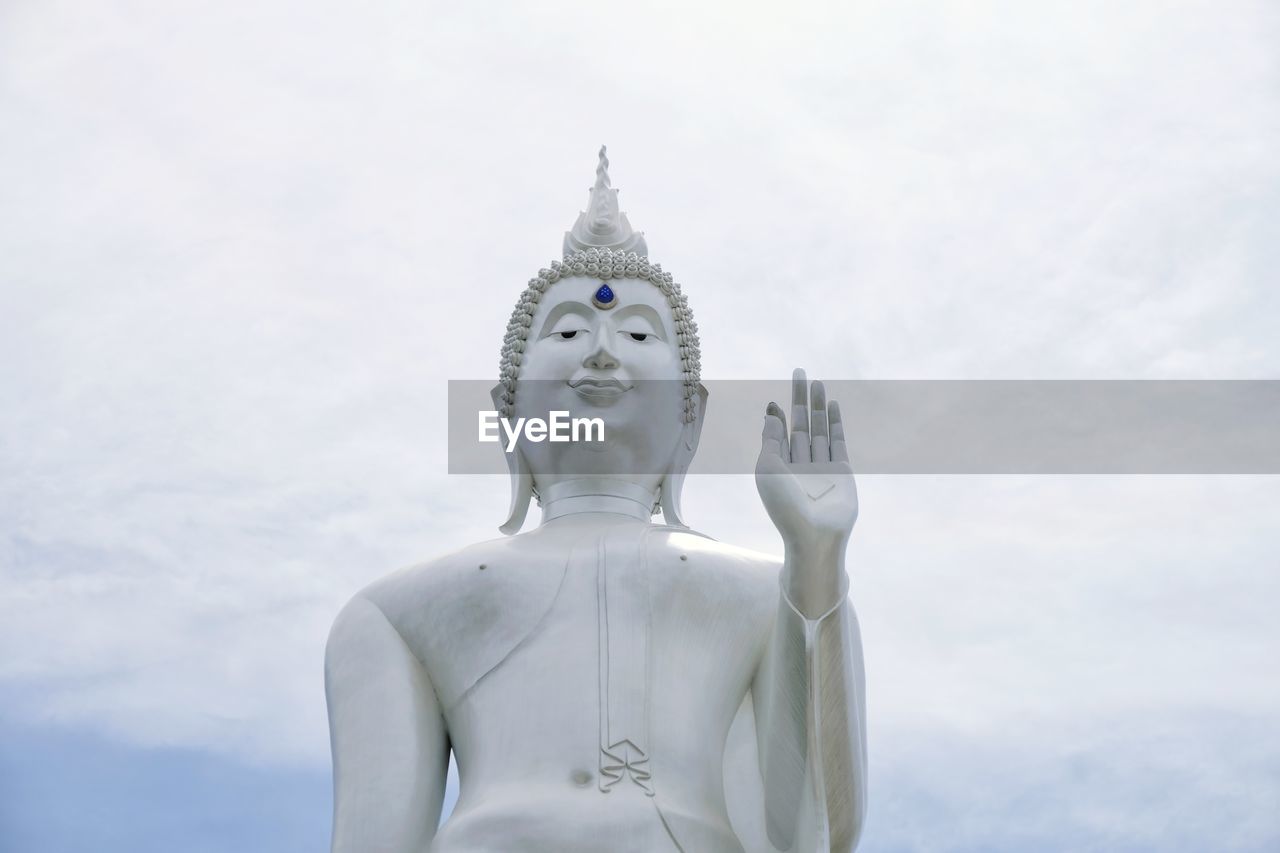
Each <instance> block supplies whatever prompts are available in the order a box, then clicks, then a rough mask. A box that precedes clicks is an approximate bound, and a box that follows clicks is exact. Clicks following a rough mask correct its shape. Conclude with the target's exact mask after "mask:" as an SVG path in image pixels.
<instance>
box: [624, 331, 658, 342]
mask: <svg viewBox="0 0 1280 853" xmlns="http://www.w3.org/2000/svg"><path fill="white" fill-rule="evenodd" d="M627 334H628V335H630V336H631V340H633V341H647V340H649V338H651V337H653V335H651V334H649V333H648V332H627Z"/></svg>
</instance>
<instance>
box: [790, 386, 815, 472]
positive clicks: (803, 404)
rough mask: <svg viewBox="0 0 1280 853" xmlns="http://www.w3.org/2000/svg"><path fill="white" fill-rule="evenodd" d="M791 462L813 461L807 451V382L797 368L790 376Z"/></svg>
mask: <svg viewBox="0 0 1280 853" xmlns="http://www.w3.org/2000/svg"><path fill="white" fill-rule="evenodd" d="M791 461H792V462H812V461H813V457H812V456H811V455H810V450H809V380H808V379H806V378H805V375H804V371H803V370H802V369H800V368H799V367H797V368H796V369H795V372H794V373H792V374H791Z"/></svg>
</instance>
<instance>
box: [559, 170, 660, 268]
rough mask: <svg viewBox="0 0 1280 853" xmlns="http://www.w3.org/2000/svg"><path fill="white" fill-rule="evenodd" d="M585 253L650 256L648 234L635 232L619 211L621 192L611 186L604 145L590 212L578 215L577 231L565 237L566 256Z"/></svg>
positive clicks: (589, 208)
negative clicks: (606, 251) (605, 251)
mask: <svg viewBox="0 0 1280 853" xmlns="http://www.w3.org/2000/svg"><path fill="white" fill-rule="evenodd" d="M584 249H615V250H617V249H621V250H622V251H624V252H635V253H636V254H638V255H648V254H649V248H648V246H646V245H645V242H644V234H642V233H640V232H638V231H635V230H633V229H632V227H631V223H630V222H628V221H627V215H626V214H625V213H623V212H622V211H620V210H619V209H618V191H617V190H615V189H613V188H612V187H611V186H610V185H609V158H608V157H606V156H605V146H603V145H601V146H600V162H599V165H597V166H596V183H595V186H593V187H592V188H591V195H590V198H589V199H588V201H587V209H586V210H584V211H583V212H581V213H579V214H578V219H577V221H576V222H574V223H573V228H571V229H570V230H568V231H566V232H565V233H564V253H565V254H566V255H570V254H572V253H574V252H580V251H582V250H584Z"/></svg>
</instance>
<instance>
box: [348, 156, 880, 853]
mask: <svg viewBox="0 0 1280 853" xmlns="http://www.w3.org/2000/svg"><path fill="white" fill-rule="evenodd" d="M607 166H608V161H607V160H606V159H605V157H604V149H601V152H600V166H599V169H598V171H597V180H596V184H595V186H594V187H593V189H592V190H591V200H590V204H589V206H588V209H587V212H586V213H584V214H582V215H581V216H579V218H578V221H577V223H576V224H575V225H574V228H573V230H572V231H570V232H569V233H568V234H567V235H566V238H565V257H564V260H563V261H560V262H553V263H552V264H551V265H550V266H549V268H547V269H543V270H541V271H540V272H539V274H538V276H537V277H536V278H534V279H533V280H532V281H531V282H530V283H529V286H528V288H527V289H526V290H525V292H524V294H523V295H522V296H521V298H520V302H519V304H518V306H517V308H516V310H515V312H514V314H513V315H512V320H511V324H510V326H509V327H508V333H507V338H506V341H505V345H504V348H503V352H502V365H501V371H502V375H501V384H500V385H499V386H498V387H497V388H496V389H495V403H496V404H497V405H498V406H499V408H500V410H501V413H502V414H503V415H504V416H507V417H521V416H526V415H536V414H539V413H541V414H543V415H545V413H546V412H548V411H551V410H568V411H571V412H573V414H574V415H575V416H579V415H587V416H598V417H601V418H602V419H603V421H604V423H605V439H606V440H605V441H603V442H569V443H556V444H552V443H549V442H541V443H535V442H530V441H528V440H526V439H523V438H522V439H521V440H520V442H519V443H518V444H517V446H516V448H515V450H514V451H512V452H511V453H510V454H508V461H509V464H510V466H511V471H512V484H513V486H512V494H513V499H512V505H511V508H510V511H509V513H508V518H507V520H506V522H505V523H504V524H503V525H502V527H501V529H502V531H503V532H504V533H506V534H509V535H507V536H506V537H504V538H501V539H497V540H494V541H489V542H482V543H480V544H477V545H473V546H471V547H469V548H464V549H463V550H461V551H458V552H456V553H453V554H450V555H448V556H445V557H441V558H438V559H435V560H431V561H428V562H426V563H423V564H421V565H418V566H414V567H412V568H409V569H406V570H404V571H401V572H399V573H396V574H393V575H391V576H389V577H386V578H384V579H382V580H380V581H378V582H376V583H374V584H372V585H371V586H369V587H368V588H366V589H364V590H363V591H361V592H360V593H359V594H357V595H356V596H355V597H354V598H353V599H352V600H351V602H350V603H349V604H348V605H347V606H346V607H345V608H344V609H343V610H342V612H341V613H340V614H339V616H338V618H337V620H336V622H335V624H334V626H333V630H332V633H331V635H330V638H329V644H328V648H327V652H326V658H325V676H326V678H325V683H326V693H327V697H328V704H329V720H330V729H331V736H332V747H333V764H334V768H333V769H334V787H335V814H334V830H333V850H334V851H335V853H425V851H433V853H512V851H536V853H578V852H579V851H581V853H587V851H591V852H592V853H595V851H636V853H656V851H684V853H776V851H803V853H811V851H819V850H821V851H849V850H852V849H853V848H854V846H855V844H856V843H857V839H858V836H859V833H860V831H861V828H862V825H863V820H864V814H865V808H866V730H865V724H864V708H865V700H864V679H863V667H862V651H861V646H860V641H859V635H858V626H857V621H856V619H855V616H854V612H853V609H852V607H851V606H850V604H849V601H848V599H847V593H848V579H847V575H846V573H845V566H844V555H845V549H846V546H847V544H848V541H849V536H850V533H851V531H852V528H853V523H854V520H855V518H856V516H857V493H856V490H855V488H854V482H853V476H852V473H851V470H850V467H849V464H848V460H847V456H846V450H845V443H844V435H843V432H842V428H841V424H840V419H839V409H838V407H837V406H836V404H835V403H834V402H832V403H828V402H827V401H826V400H825V396H824V392H823V389H822V387H821V384H820V383H816V382H815V383H813V386H812V388H810V387H809V384H808V382H807V381H806V379H805V377H804V374H803V373H802V372H800V371H796V374H795V378H794V381H793V392H794V393H793V400H792V407H791V412H790V429H788V423H787V420H788V418H787V416H786V415H785V414H784V412H783V410H782V409H781V408H780V407H779V406H778V405H776V404H774V403H770V404H769V405H768V407H767V409H766V414H765V419H764V429H763V434H762V436H761V448H760V455H759V458H758V460H757V464H756V484H757V487H758V490H759V493H760V496H761V499H762V500H763V501H764V505H765V508H766V510H767V511H768V514H769V517H770V519H771V520H772V521H773V523H774V525H775V526H776V527H777V529H778V533H779V534H780V535H781V537H782V542H783V545H784V552H785V557H784V559H782V560H781V561H779V560H777V559H775V558H773V557H770V556H766V555H763V554H757V553H754V552H751V551H747V550H743V549H740V548H735V547H732V546H728V545H723V544H721V543H719V542H716V541H714V540H712V539H710V538H708V537H706V536H703V535H701V534H698V533H696V532H694V531H692V530H690V529H689V528H688V527H686V526H685V524H684V522H683V520H682V519H681V516H680V500H679V498H680V489H681V486H682V481H683V475H684V471H685V470H686V469H687V468H688V465H689V462H690V460H691V459H692V456H693V453H694V451H695V449H696V448H697V444H698V438H699V432H700V429H701V427H702V423H703V415H704V413H705V411H706V405H707V398H706V392H705V389H703V387H702V386H701V384H700V382H699V379H698V373H699V356H698V335H697V325H696V324H695V323H694V322H693V319H692V317H691V315H690V313H689V309H688V305H687V303H686V301H685V297H684V296H683V294H682V293H681V290H680V286H679V285H677V284H676V283H675V282H674V281H673V280H672V277H671V276H670V274H668V273H665V272H663V271H662V270H661V268H660V267H659V266H658V265H656V264H651V263H650V262H649V261H648V258H647V249H646V247H645V244H644V240H643V237H642V236H641V235H639V234H637V233H635V232H634V231H633V230H632V229H631V226H630V224H629V223H628V222H627V220H626V217H625V216H623V215H622V214H621V213H620V212H619V210H618V203H617V190H614V189H612V188H611V187H610V186H609V179H608V173H607ZM744 428H745V426H744ZM535 497H536V498H537V499H538V502H539V504H540V505H541V509H542V520H541V524H540V525H539V526H538V527H537V528H536V529H533V530H531V531H529V532H527V533H518V531H519V529H520V527H521V526H522V523H523V521H524V518H525V514H526V510H527V508H528V505H529V502H530V501H531V500H532V499H533V498H535ZM659 511H660V512H661V514H662V515H663V517H664V521H665V523H663V524H657V523H655V522H654V520H653V519H654V516H655V515H656V514H657V513H658V512H659ZM450 750H452V752H453V754H454V756H455V758H456V761H457V766H458V771H459V777H460V790H459V796H458V800H457V803H456V805H455V807H454V809H453V812H452V814H451V815H450V816H449V818H448V819H447V820H446V821H445V822H444V823H443V825H439V826H438V825H437V824H438V823H439V818H440V812H441V806H442V801H443V798H444V789H445V776H446V769H447V767H448V763H449V753H450Z"/></svg>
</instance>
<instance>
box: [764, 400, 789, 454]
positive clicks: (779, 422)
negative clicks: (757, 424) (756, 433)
mask: <svg viewBox="0 0 1280 853" xmlns="http://www.w3.org/2000/svg"><path fill="white" fill-rule="evenodd" d="M786 445H787V416H786V415H785V414H783V412H782V407H781V406H779V405H778V404H777V403H770V404H769V406H768V407H767V408H766V409H765V414H764V431H763V432H762V433H761V434H760V452H761V453H762V454H763V453H772V454H774V455H775V456H781V457H782V458H783V459H788V458H790V456H791V452H790V450H789V449H788V448H787V446H786Z"/></svg>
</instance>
